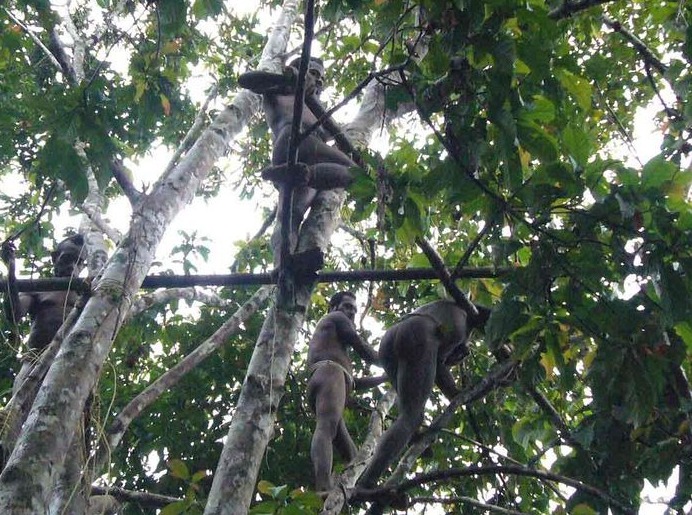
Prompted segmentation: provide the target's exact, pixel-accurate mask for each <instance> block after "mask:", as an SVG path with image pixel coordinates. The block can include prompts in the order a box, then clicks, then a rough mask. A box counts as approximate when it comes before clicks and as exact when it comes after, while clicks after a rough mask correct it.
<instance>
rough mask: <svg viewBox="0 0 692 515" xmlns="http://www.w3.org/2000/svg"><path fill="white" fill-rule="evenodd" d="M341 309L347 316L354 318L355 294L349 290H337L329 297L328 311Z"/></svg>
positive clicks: (355, 309)
mask: <svg viewBox="0 0 692 515" xmlns="http://www.w3.org/2000/svg"><path fill="white" fill-rule="evenodd" d="M332 311H341V312H343V313H344V314H345V315H346V316H348V318H350V319H351V320H354V319H355V318H356V311H358V309H357V308H356V296H355V295H354V294H353V293H352V292H350V291H339V292H336V293H335V294H334V295H332V298H331V299H329V312H330V313H331V312H332Z"/></svg>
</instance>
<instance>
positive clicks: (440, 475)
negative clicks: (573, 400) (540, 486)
mask: <svg viewBox="0 0 692 515" xmlns="http://www.w3.org/2000/svg"><path fill="white" fill-rule="evenodd" d="M496 474H511V475H515V476H524V477H534V478H537V479H540V480H542V481H554V482H557V483H562V484H565V485H567V486H571V487H572V488H575V489H577V490H580V491H582V492H585V493H587V494H590V495H593V496H594V497H598V498H599V499H601V500H602V501H604V502H606V503H607V504H609V505H610V506H611V507H612V508H615V509H616V510H618V511H620V512H622V513H625V514H626V515H636V511H635V510H634V509H633V508H631V507H629V506H626V505H625V504H623V503H621V502H620V501H618V500H617V499H615V498H613V497H612V496H610V495H608V494H607V493H605V492H604V491H602V490H600V489H598V488H596V487H594V486H591V485H587V484H586V483H583V482H581V481H578V480H576V479H573V478H570V477H567V476H563V475H560V474H554V473H552V472H544V471H541V470H535V469H530V468H526V467H521V466H517V465H493V466H487V467H476V466H471V467H467V468H463V469H461V468H452V469H448V470H440V471H436V472H431V473H429V474H421V475H419V476H416V477H415V478H413V479H410V480H408V481H404V482H403V483H401V484H400V485H399V486H398V488H397V490H398V491H400V492H405V491H406V490H410V489H412V488H415V487H416V486H420V485H422V484H426V483H436V482H438V481H443V480H446V479H451V478H456V477H467V476H487V475H496ZM378 490H380V489H375V490H371V491H369V492H368V491H366V490H362V491H361V493H359V498H360V497H361V495H362V496H363V498H366V497H367V498H368V499H373V498H374V499H376V498H377V495H378ZM388 490H389V489H386V490H385V491H388ZM366 492H367V495H365V494H366Z"/></svg>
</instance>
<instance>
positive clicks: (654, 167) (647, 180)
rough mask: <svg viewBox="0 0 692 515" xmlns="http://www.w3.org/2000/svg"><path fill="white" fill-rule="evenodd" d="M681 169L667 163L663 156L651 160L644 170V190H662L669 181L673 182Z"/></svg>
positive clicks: (642, 174)
mask: <svg viewBox="0 0 692 515" xmlns="http://www.w3.org/2000/svg"><path fill="white" fill-rule="evenodd" d="M678 173H680V169H679V168H678V166H677V165H676V164H674V163H671V162H670V161H667V160H666V159H665V158H664V157H663V156H660V155H659V156H656V157H654V158H653V159H651V160H649V161H648V162H647V163H646V164H645V165H644V168H643V169H642V173H641V177H642V187H643V188H644V189H651V190H660V188H661V187H662V186H663V185H664V184H666V183H667V182H669V181H672V180H673V177H674V175H675V174H678Z"/></svg>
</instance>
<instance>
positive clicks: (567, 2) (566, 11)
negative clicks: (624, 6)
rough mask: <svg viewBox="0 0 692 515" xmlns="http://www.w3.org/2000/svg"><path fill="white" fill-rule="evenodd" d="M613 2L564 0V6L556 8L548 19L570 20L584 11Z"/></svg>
mask: <svg viewBox="0 0 692 515" xmlns="http://www.w3.org/2000/svg"><path fill="white" fill-rule="evenodd" d="M612 1H613V0H579V1H576V2H573V1H572V0H564V1H563V2H562V5H560V6H559V7H556V8H555V9H553V10H552V11H550V12H549V13H548V17H549V18H552V19H554V20H561V19H563V18H569V17H570V16H572V15H573V14H575V13H577V12H579V11H584V10H586V9H589V8H591V7H595V6H597V5H601V4H607V3H608V2H612Z"/></svg>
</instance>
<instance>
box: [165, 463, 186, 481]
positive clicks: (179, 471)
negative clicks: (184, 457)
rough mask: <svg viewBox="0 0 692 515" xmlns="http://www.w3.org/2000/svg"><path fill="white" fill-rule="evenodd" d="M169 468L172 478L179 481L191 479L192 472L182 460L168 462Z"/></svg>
mask: <svg viewBox="0 0 692 515" xmlns="http://www.w3.org/2000/svg"><path fill="white" fill-rule="evenodd" d="M168 468H169V469H170V471H171V476H173V477H177V478H179V479H189V478H190V471H189V470H188V468H187V465H185V463H183V462H182V461H181V460H176V459H174V460H170V461H169V462H168Z"/></svg>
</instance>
